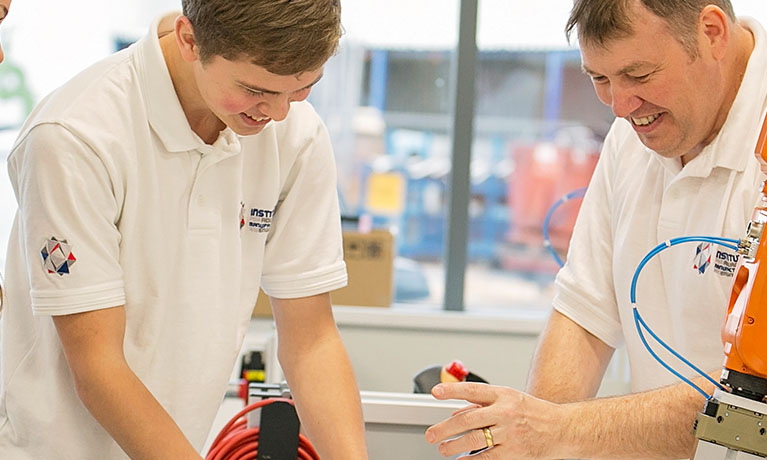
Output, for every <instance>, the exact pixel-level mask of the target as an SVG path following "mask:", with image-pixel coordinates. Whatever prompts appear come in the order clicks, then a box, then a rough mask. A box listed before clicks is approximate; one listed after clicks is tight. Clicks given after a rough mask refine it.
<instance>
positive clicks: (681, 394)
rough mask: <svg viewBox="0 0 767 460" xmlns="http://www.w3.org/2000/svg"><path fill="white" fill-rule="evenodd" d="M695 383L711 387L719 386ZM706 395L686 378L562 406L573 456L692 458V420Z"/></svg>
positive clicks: (702, 386)
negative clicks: (651, 388)
mask: <svg viewBox="0 0 767 460" xmlns="http://www.w3.org/2000/svg"><path fill="white" fill-rule="evenodd" d="M695 383H696V384H697V385H698V386H700V387H701V388H703V390H704V391H706V392H707V393H709V394H710V393H712V392H713V390H714V386H713V385H712V384H711V383H709V382H708V381H705V380H704V379H703V378H699V379H696V380H695ZM704 402H705V399H704V398H703V396H702V395H701V394H700V393H698V392H697V391H696V390H694V389H693V388H691V387H690V386H688V385H687V384H685V383H678V384H675V385H671V386H668V387H664V388H660V389H657V390H653V391H648V392H644V393H636V394H631V395H626V396H618V397H612V398H599V399H593V400H590V401H582V402H576V403H569V404H565V405H563V406H562V408H563V409H564V412H565V414H566V416H565V417H564V420H566V422H565V423H567V426H566V427H565V429H564V430H563V433H564V434H565V439H563V442H564V443H565V444H569V445H570V446H572V450H571V452H572V453H571V454H570V455H569V456H572V457H578V458H593V459H617V458H620V459H633V458H653V459H678V458H688V457H690V456H691V455H692V453H693V449H694V447H695V437H694V436H693V435H692V432H691V430H692V425H693V421H694V419H695V414H696V413H698V412H700V411H701V410H702V409H703V404H704Z"/></svg>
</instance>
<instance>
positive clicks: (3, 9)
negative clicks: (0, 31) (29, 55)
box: [0, 0, 11, 62]
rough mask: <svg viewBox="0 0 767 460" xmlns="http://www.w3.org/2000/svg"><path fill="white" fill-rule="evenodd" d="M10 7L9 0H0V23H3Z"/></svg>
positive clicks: (1, 57) (0, 52) (0, 50)
mask: <svg viewBox="0 0 767 460" xmlns="http://www.w3.org/2000/svg"><path fill="white" fill-rule="evenodd" d="M10 9H11V0H0V25H2V24H3V21H4V20H5V17H6V16H7V15H8V10H10ZM4 57H5V55H3V48H2V46H0V62H3V58H4Z"/></svg>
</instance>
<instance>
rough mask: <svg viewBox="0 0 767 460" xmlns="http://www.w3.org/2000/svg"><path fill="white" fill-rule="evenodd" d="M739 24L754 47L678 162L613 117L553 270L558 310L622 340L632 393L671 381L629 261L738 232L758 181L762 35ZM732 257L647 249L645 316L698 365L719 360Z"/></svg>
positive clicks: (613, 340)
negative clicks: (721, 120) (728, 94)
mask: <svg viewBox="0 0 767 460" xmlns="http://www.w3.org/2000/svg"><path fill="white" fill-rule="evenodd" d="M742 23H744V25H745V26H746V27H747V28H748V29H750V30H751V31H752V32H753V34H754V37H755V39H756V47H755V48H754V51H753V53H752V54H751V58H750V59H749V62H748V68H747V70H746V74H745V76H744V78H743V82H742V84H741V87H740V90H739V92H738V95H737V97H736V99H735V102H734V103H733V106H732V108H731V109H730V113H729V115H728V117H727V120H726V122H725V124H724V126H723V127H722V130H721V131H720V133H719V135H718V136H717V137H716V138H715V139H714V141H713V142H711V144H709V145H708V146H707V147H706V148H705V149H703V151H702V152H701V153H700V155H698V156H697V157H696V158H695V159H693V160H692V161H690V162H689V163H688V164H687V165H686V166H685V167H684V168H682V167H681V163H680V162H679V160H669V159H665V158H662V157H660V156H659V155H657V154H656V153H655V152H653V151H651V150H649V149H647V148H646V147H645V146H644V145H642V143H641V142H640V141H639V139H638V137H637V135H636V134H635V133H634V131H633V129H632V128H631V126H630V125H629V123H628V122H627V121H626V120H624V119H617V120H615V122H614V124H613V126H612V128H611V130H610V132H609V134H608V135H607V138H606V139H605V143H604V147H603V149H602V154H601V157H600V159H599V163H598V165H597V168H596V170H595V172H594V175H593V177H592V180H591V184H590V185H589V188H588V192H587V193H586V196H585V198H584V200H583V205H582V207H581V210H580V214H579V216H578V220H577V223H576V225H575V230H574V232H573V237H572V241H571V243H570V249H569V251H568V255H567V263H566V265H565V267H564V268H563V269H562V270H561V271H560V272H559V274H558V276H557V280H556V286H557V294H556V297H555V299H554V308H555V309H556V310H557V311H559V312H561V313H563V314H564V315H566V316H568V317H569V318H571V319H572V320H574V321H575V322H576V323H578V324H580V325H581V326H583V327H584V328H585V329H586V330H587V331H589V332H590V333H592V334H594V335H595V336H596V337H598V338H600V339H601V340H602V341H604V342H605V343H606V344H608V345H610V346H612V347H617V346H619V345H621V343H623V342H625V344H626V349H627V351H628V357H629V361H630V367H631V385H632V389H633V390H634V391H642V390H647V389H650V388H655V387H659V386H663V385H666V384H670V383H675V382H677V381H678V380H677V379H676V377H674V376H673V375H672V374H671V373H669V372H668V371H667V370H665V369H663V368H662V367H661V366H660V364H658V363H657V362H656V361H655V360H654V359H653V358H652V357H651V356H650V354H649V353H648V352H647V350H646V349H645V348H644V346H643V345H642V343H641V341H640V339H639V336H638V334H637V331H636V328H635V326H634V318H633V313H632V307H631V299H630V286H631V280H632V278H633V276H634V271H635V269H636V267H637V265H638V264H639V262H640V261H641V260H642V258H643V257H644V256H645V255H646V254H647V253H648V252H649V251H650V250H651V249H652V248H654V247H655V246H656V245H658V244H659V243H661V242H663V241H666V240H668V239H671V238H675V237H681V236H697V235H707V236H722V237H726V238H735V239H737V238H742V237H743V236H745V231H746V224H747V223H748V221H749V219H750V217H751V213H752V211H753V208H754V205H755V204H756V202H757V198H758V196H759V191H760V188H761V187H760V185H761V182H762V181H763V180H764V176H763V175H762V174H761V173H760V170H759V165H758V163H757V160H756V158H755V155H754V153H753V151H754V147H755V145H756V140H757V137H758V136H759V130H760V127H761V123H762V119H763V117H764V115H765V110H766V109H767V79H765V77H764V76H765V75H767V42H765V32H764V29H763V28H762V27H761V25H759V24H758V23H757V22H756V21H754V20H750V19H744V20H743V21H742ZM701 97H705V95H704V94H701ZM698 248H700V249H701V251H702V253H701V254H697V255H696V252H697V251H698ZM737 260H738V255H737V254H736V253H735V251H733V250H730V249H727V248H723V247H721V246H716V245H708V244H705V243H704V244H697V243H684V244H681V245H678V246H674V247H672V248H670V249H666V250H665V251H663V252H661V253H660V254H659V255H657V256H655V257H654V258H653V259H652V260H651V261H650V262H649V263H648V264H647V265H646V266H645V268H644V269H643V270H642V273H641V275H640V277H639V280H638V284H637V307H638V310H639V312H640V314H641V315H642V317H643V318H644V319H645V321H646V322H647V323H648V325H649V326H650V327H651V328H652V329H653V330H654V331H655V332H656V333H657V334H658V335H659V336H660V337H661V338H662V339H663V340H665V341H667V343H669V344H670V345H671V346H672V347H673V348H674V349H676V350H677V351H678V352H680V353H681V354H682V355H683V356H685V357H686V358H688V359H690V360H691V361H692V362H693V363H694V364H696V365H697V366H700V367H701V368H702V369H703V370H705V371H712V370H716V369H719V368H721V366H722V363H723V362H724V354H723V351H722V342H721V339H720V330H721V328H722V324H723V323H724V315H725V313H726V311H727V304H728V300H729V297H730V288H731V286H732V282H733V273H734V268H735V265H736V262H737ZM696 267H699V268H696ZM645 336H647V334H645ZM648 340H650V341H651V338H649V339H648ZM654 349H655V350H656V351H658V353H659V354H660V355H661V356H662V357H664V359H665V360H666V362H668V363H669V364H671V365H672V366H673V367H674V368H675V369H677V370H679V371H681V372H682V373H683V374H686V375H688V376H690V375H693V373H692V372H691V371H690V370H689V369H687V367H686V366H684V365H682V364H681V363H679V362H677V361H676V360H675V359H674V358H672V357H670V356H669V354H668V353H664V352H665V350H661V349H660V347H659V346H654Z"/></svg>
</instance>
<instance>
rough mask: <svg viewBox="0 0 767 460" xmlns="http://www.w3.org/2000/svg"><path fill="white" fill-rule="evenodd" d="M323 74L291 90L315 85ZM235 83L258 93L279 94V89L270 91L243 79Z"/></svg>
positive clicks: (301, 89) (300, 89)
mask: <svg viewBox="0 0 767 460" xmlns="http://www.w3.org/2000/svg"><path fill="white" fill-rule="evenodd" d="M323 75H324V74H320V76H319V77H317V79H316V80H314V81H313V82H311V83H309V84H308V85H306V86H304V87H303V88H299V89H297V90H295V91H293V92H294V93H296V92H298V91H303V90H305V89H307V88H311V87H312V86H314V85H316V84H317V82H319V81H320V80H321V79H322V76H323ZM237 84H238V85H240V86H242V87H243V88H247V89H249V90H251V91H256V92H259V93H266V94H280V92H279V91H272V90H270V89H265V88H260V87H258V86H255V85H250V84H248V83H245V82H244V81H240V80H237Z"/></svg>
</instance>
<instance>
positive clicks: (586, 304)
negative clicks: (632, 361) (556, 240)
mask: <svg viewBox="0 0 767 460" xmlns="http://www.w3.org/2000/svg"><path fill="white" fill-rule="evenodd" d="M612 140H613V136H611V135H610V134H608V137H607V138H606V139H605V144H604V147H603V149H602V154H601V155H600V158H599V161H598V162H597V167H596V169H595V170H594V174H593V175H592V178H591V182H590V184H589V187H588V190H587V191H586V195H585V196H584V198H583V203H582V205H581V208H580V212H579V213H578V219H577V220H576V223H575V228H574V230H573V236H572V238H571V240H570V246H569V250H568V252H567V262H566V263H565V266H564V267H562V269H561V270H560V271H559V273H558V274H557V278H556V282H555V284H556V295H555V297H554V302H553V304H554V309H556V310H557V311H558V312H560V313H562V314H563V315H565V316H567V317H568V318H570V319H571V320H573V321H574V322H576V323H577V324H578V325H580V326H581V327H583V328H584V329H585V330H587V331H588V332H589V333H591V334H593V335H594V336H596V337H597V338H599V339H600V340H602V341H603V342H605V343H606V344H607V345H609V346H611V347H614V348H615V347H618V346H619V345H621V344H622V342H623V333H622V328H621V321H620V314H619V310H618V301H617V298H616V296H615V287H614V282H613V273H612V262H613V235H612V231H611V230H612V219H611V215H610V213H611V209H612V206H611V204H610V203H611V199H610V197H611V189H612V185H611V177H612V176H611V173H610V171H611V169H612V166H611V152H612V151H611V149H612V148H613V142H612Z"/></svg>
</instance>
